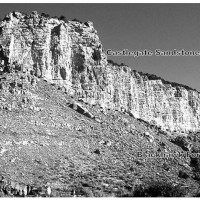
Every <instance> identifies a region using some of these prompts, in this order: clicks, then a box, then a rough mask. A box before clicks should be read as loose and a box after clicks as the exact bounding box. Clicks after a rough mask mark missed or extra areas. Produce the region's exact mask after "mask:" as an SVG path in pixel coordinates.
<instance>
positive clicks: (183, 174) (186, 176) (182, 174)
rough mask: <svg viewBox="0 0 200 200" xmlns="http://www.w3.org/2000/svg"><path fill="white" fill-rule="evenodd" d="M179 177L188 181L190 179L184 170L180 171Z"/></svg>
mask: <svg viewBox="0 0 200 200" xmlns="http://www.w3.org/2000/svg"><path fill="white" fill-rule="evenodd" d="M178 177H179V178H184V179H187V178H188V177H189V175H188V174H187V173H186V172H183V171H182V170H180V171H179V174H178Z"/></svg>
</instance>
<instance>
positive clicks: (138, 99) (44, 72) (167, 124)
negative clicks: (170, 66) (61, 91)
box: [0, 12, 200, 132]
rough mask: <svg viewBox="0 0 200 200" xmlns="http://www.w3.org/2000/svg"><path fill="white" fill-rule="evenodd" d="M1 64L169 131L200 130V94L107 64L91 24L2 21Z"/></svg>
mask: <svg viewBox="0 0 200 200" xmlns="http://www.w3.org/2000/svg"><path fill="white" fill-rule="evenodd" d="M0 45H1V46H0V64H1V67H2V68H4V69H6V68H8V66H9V67H10V68H12V66H16V65H17V66H20V69H21V70H23V71H24V72H25V73H32V74H35V75H36V76H37V77H41V78H44V79H47V80H48V81H50V82H54V83H57V84H59V85H62V86H63V87H65V89H66V91H68V93H69V94H71V95H73V96H74V97H76V98H78V99H82V100H83V101H84V102H87V103H89V104H92V105H100V106H101V107H103V108H105V109H114V110H121V111H125V112H127V113H130V114H132V115H133V116H134V117H136V118H141V119H143V120H145V121H147V122H149V123H151V124H154V125H157V126H160V127H161V128H162V129H164V130H170V131H178V132H189V131H198V130H199V128H200V119H199V116H200V107H199V105H200V94H199V93H198V92H197V91H195V90H193V89H191V88H189V87H187V86H183V85H180V84H175V83H169V82H166V81H164V80H163V79H161V78H159V77H156V76H154V75H148V74H144V73H139V72H136V71H134V70H131V68H129V67H127V66H125V65H121V66H119V65H115V64H112V63H108V62H107V57H106V54H105V53H104V50H103V47H102V44H101V42H100V40H99V37H98V35H97V31H96V30H95V29H94V27H93V24H92V22H86V23H81V22H78V21H63V20H59V19H57V18H50V17H46V16H40V15H38V14H37V12H32V13H31V14H30V15H25V14H22V13H19V12H13V13H9V14H8V15H7V16H6V17H5V19H4V20H3V21H2V22H1V23H0Z"/></svg>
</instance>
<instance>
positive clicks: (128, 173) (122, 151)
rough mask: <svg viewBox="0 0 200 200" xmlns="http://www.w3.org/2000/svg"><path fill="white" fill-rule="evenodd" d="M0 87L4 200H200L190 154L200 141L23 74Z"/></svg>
mask: <svg viewBox="0 0 200 200" xmlns="http://www.w3.org/2000/svg"><path fill="white" fill-rule="evenodd" d="M0 86H1V89H0V103H1V104H0V105H1V110H0V120H1V126H0V155H1V157H0V175H1V176H2V180H1V179H0V196H4V197H5V196H9V197H11V196H21V197H22V196H28V197H34V196H39V197H40V196H42V197H44V196H49V195H48V193H47V188H48V186H49V187H50V188H51V194H50V196H52V197H60V196H62V197H71V196H89V197H106V196H107V197H108V196H117V197H121V196H127V197H128V196H130V197H131V196H190V197H191V196H198V195H199V193H200V191H199V180H200V174H199V167H200V164H199V160H198V159H195V158H192V157H191V156H190V154H188V156H186V154H185V153H192V152H199V149H198V146H199V141H200V138H198V137H197V136H198V135H194V136H193V135H192V134H191V135H190V137H186V136H184V137H183V136H182V137H180V136H179V135H178V134H177V135H174V136H173V137H172V136H169V135H167V134H166V132H163V131H161V130H160V129H159V128H158V127H155V126H152V125H150V124H148V123H147V122H145V121H143V120H138V119H136V118H134V117H133V116H130V115H128V114H125V113H124V112H121V111H113V110H104V109H102V108H101V107H100V106H98V105H95V106H91V105H90V104H86V103H84V102H83V101H81V100H79V101H77V100H75V99H74V98H73V97H70V96H69V95H68V93H67V92H66V90H65V88H64V87H60V86H58V85H57V84H54V83H52V84H50V83H48V82H47V81H45V80H42V79H39V78H37V77H35V76H27V75H26V73H23V72H20V71H17V70H16V71H13V72H10V73H7V72H5V73H4V76H2V77H1V84H0ZM195 145H196V146H195ZM179 153H181V154H179ZM145 155H146V156H145ZM164 155H165V156H164ZM169 155H172V156H171V157H169Z"/></svg>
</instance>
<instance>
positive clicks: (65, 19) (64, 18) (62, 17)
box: [59, 15, 68, 23]
mask: <svg viewBox="0 0 200 200" xmlns="http://www.w3.org/2000/svg"><path fill="white" fill-rule="evenodd" d="M59 20H63V21H64V22H65V23H68V20H67V18H66V17H65V16H63V15H61V16H60V17H59Z"/></svg>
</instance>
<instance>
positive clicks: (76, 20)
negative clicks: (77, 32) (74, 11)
mask: <svg viewBox="0 0 200 200" xmlns="http://www.w3.org/2000/svg"><path fill="white" fill-rule="evenodd" d="M72 21H73V22H79V23H81V24H82V21H80V20H78V19H76V18H74V19H72Z"/></svg>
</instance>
